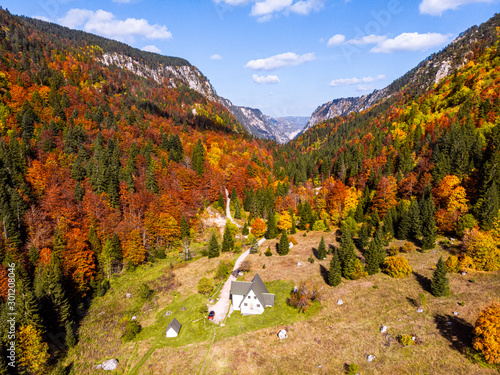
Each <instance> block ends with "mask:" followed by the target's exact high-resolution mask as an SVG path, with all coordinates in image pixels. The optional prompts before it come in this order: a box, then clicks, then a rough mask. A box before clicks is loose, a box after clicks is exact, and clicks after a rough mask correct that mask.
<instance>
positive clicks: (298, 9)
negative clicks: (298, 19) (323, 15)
mask: <svg viewBox="0 0 500 375" xmlns="http://www.w3.org/2000/svg"><path fill="white" fill-rule="evenodd" d="M321 8H323V1H321V0H306V1H298V2H296V3H295V4H293V5H292V6H291V7H290V8H289V10H290V12H292V13H296V14H302V15H304V16H307V15H308V14H309V13H311V12H317V11H319V10H321Z"/></svg>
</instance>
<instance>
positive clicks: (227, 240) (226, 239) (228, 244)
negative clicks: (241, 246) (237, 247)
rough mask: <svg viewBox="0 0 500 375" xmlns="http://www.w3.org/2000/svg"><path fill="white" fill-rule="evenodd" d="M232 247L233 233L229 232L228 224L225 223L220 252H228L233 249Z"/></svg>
mask: <svg viewBox="0 0 500 375" xmlns="http://www.w3.org/2000/svg"><path fill="white" fill-rule="evenodd" d="M233 248H234V238H233V235H232V234H231V231H230V230H229V226H228V225H226V227H225V229H224V236H223V238H222V252H223V253H225V252H228V251H231V250H233Z"/></svg>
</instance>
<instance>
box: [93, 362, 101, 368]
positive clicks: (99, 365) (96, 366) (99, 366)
mask: <svg viewBox="0 0 500 375" xmlns="http://www.w3.org/2000/svg"><path fill="white" fill-rule="evenodd" d="M92 367H93V368H94V370H100V369H101V367H102V365H101V364H100V363H99V364H98V365H95V366H92Z"/></svg>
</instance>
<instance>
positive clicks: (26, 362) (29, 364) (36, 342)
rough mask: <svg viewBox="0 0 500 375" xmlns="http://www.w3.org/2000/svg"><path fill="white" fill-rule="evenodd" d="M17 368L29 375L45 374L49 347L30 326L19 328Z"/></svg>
mask: <svg viewBox="0 0 500 375" xmlns="http://www.w3.org/2000/svg"><path fill="white" fill-rule="evenodd" d="M18 340H19V341H18V343H19V367H21V368H22V369H24V370H25V372H27V373H29V374H46V373H47V372H46V371H47V368H46V364H47V360H48V359H49V346H48V345H47V343H46V342H43V341H42V335H41V333H40V332H39V331H38V330H37V329H36V328H35V327H33V326H32V325H31V324H28V325H26V326H21V327H20V328H19V337H18Z"/></svg>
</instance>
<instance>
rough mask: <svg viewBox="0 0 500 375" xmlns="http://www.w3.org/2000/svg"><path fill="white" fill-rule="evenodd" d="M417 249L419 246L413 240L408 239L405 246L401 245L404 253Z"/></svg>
mask: <svg viewBox="0 0 500 375" xmlns="http://www.w3.org/2000/svg"><path fill="white" fill-rule="evenodd" d="M415 250H417V247H416V246H415V244H414V243H413V242H408V241H406V242H405V243H404V244H403V246H401V252H403V253H413V252H414V251H415Z"/></svg>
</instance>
